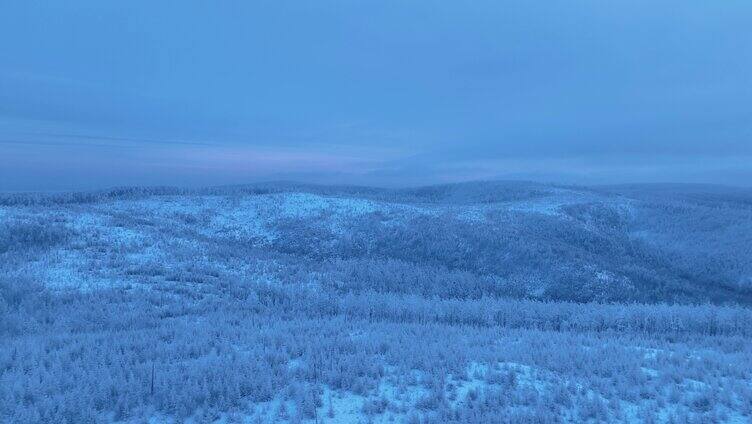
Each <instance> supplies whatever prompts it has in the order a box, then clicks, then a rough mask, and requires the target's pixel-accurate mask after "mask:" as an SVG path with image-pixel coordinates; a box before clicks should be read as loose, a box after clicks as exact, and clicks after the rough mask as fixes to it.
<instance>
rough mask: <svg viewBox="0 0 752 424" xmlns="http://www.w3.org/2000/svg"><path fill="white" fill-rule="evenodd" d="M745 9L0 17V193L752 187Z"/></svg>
mask: <svg viewBox="0 0 752 424" xmlns="http://www.w3.org/2000/svg"><path fill="white" fill-rule="evenodd" d="M750 28H752V3H750V2H748V1H733V0H732V1H723V2H707V1H694V0H691V1H662V2H654V1H651V2H648V1H609V2H603V1H546V2H530V1H455V2H428V1H409V0H408V1H383V0H382V1H315V2H305V1H297V2H289V1H279V0H278V1H220V2H206V1H180V2H153V1H129V2H104V1H81V0H71V1H66V2H21V1H17V2H3V3H1V4H0V52H2V54H0V190H66V189H90V188H100V187H109V186H114V185H141V184H148V185H154V184H167V185H213V184H238V183H245V182H252V181H261V180H276V179H293V180H303V181H312V182H320V183H354V184H372V185H385V186H395V185H397V186H399V185H414V184H428V183H441V182H452V181H464V180H473V179H496V178H502V179H539V180H546V181H560V182H567V183H618V182H653V181H678V182H712V183H723V184H735V185H750V183H748V181H752V165H751V164H752V77H751V75H752V30H750Z"/></svg>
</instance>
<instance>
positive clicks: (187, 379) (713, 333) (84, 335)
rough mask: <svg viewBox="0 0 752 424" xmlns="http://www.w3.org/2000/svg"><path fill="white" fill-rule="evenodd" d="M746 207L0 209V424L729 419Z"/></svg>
mask: <svg viewBox="0 0 752 424" xmlns="http://www.w3.org/2000/svg"><path fill="white" fill-rule="evenodd" d="M751 305H752V190H749V189H741V188H731V187H724V186H710V185H659V184H653V185H622V186H587V187H586V186H564V185H554V184H541V183H526V182H503V181H502V182H475V183H463V184H452V185H439V186H430V187H421V188H412V189H379V188H368V187H350V186H341V187H337V186H313V185H304V184H294V183H269V184H255V185H246V186H229V187H211V188H205V189H178V188H170V187H161V188H120V189H114V190H106V191H98V192H86V193H57V194H18V193H15V194H2V195H0V341H1V343H0V421H2V422H14V423H35V422H59V423H66V422H67V423H86V422H91V423H98V422H121V423H130V422H195V423H204V422H206V423H214V422H222V423H224V422H228V423H229V422H249V423H255V422H260V423H265V422H280V423H299V422H310V423H314V422H315V423H320V422H324V423H338V422H339V423H348V422H363V423H367V422H406V423H453V422H456V423H487V422H510V423H517V422H530V423H556V422H603V421H612V422H677V423H679V422H698V423H701V422H740V423H741V422H749V421H750V420H752V343H751V342H750V337H752V327H750V326H749V323H750V322H752V309H750V306H751Z"/></svg>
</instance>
